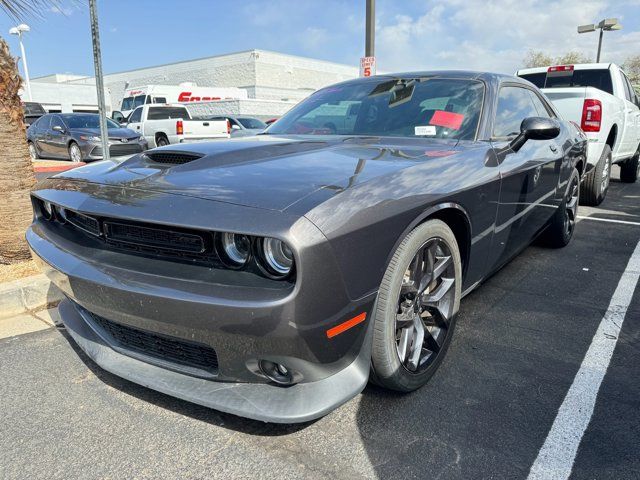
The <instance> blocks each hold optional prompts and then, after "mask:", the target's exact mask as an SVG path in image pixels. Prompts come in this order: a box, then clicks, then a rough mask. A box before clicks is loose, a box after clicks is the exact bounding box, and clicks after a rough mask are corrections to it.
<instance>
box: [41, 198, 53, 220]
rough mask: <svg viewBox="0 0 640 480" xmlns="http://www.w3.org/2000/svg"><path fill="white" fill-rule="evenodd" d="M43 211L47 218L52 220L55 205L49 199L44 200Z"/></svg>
mask: <svg viewBox="0 0 640 480" xmlns="http://www.w3.org/2000/svg"><path fill="white" fill-rule="evenodd" d="M42 213H43V214H44V217H45V218H46V219H47V220H51V218H53V205H51V203H50V202H47V201H44V202H42Z"/></svg>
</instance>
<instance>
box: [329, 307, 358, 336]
mask: <svg viewBox="0 0 640 480" xmlns="http://www.w3.org/2000/svg"><path fill="white" fill-rule="evenodd" d="M366 318H367V314H366V312H362V313H361V314H360V315H357V316H355V317H353V318H351V319H349V320H347V321H346V322H342V323H341V324H339V325H336V326H335V327H332V328H330V329H329V330H327V338H333V337H335V336H336V335H340V334H341V333H343V332H346V331H347V330H349V329H350V328H352V327H355V326H356V325H358V324H359V323H362V322H364V320H365V319H366Z"/></svg>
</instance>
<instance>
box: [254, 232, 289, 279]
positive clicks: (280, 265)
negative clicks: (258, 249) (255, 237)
mask: <svg viewBox="0 0 640 480" xmlns="http://www.w3.org/2000/svg"><path fill="white" fill-rule="evenodd" d="M262 252H263V254H264V260H265V262H266V263H267V266H268V267H269V268H270V269H271V270H273V271H274V272H275V273H276V274H278V275H288V274H289V272H291V269H292V268H293V252H292V251H291V249H290V248H289V246H288V245H287V244H286V243H284V242H283V241H281V240H278V239H276V238H265V239H264V240H263V241H262Z"/></svg>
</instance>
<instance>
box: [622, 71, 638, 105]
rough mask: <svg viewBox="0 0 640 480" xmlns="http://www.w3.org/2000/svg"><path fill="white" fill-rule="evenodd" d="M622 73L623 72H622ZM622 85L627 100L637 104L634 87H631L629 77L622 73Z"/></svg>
mask: <svg viewBox="0 0 640 480" xmlns="http://www.w3.org/2000/svg"><path fill="white" fill-rule="evenodd" d="M620 73H622V72H620ZM622 83H623V86H624V96H625V98H626V99H627V100H629V101H630V102H631V103H635V92H634V90H633V87H632V86H631V83H629V79H628V78H627V76H626V75H625V74H624V73H622Z"/></svg>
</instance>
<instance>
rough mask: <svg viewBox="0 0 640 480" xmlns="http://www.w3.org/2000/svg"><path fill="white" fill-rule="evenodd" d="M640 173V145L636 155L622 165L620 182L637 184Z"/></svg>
mask: <svg viewBox="0 0 640 480" xmlns="http://www.w3.org/2000/svg"><path fill="white" fill-rule="evenodd" d="M639 173H640V145H639V146H638V150H636V154H635V155H634V156H633V157H631V158H630V159H629V160H627V161H626V162H624V163H622V164H620V180H622V181H623V182H624V183H635V182H636V180H638V174H639Z"/></svg>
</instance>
